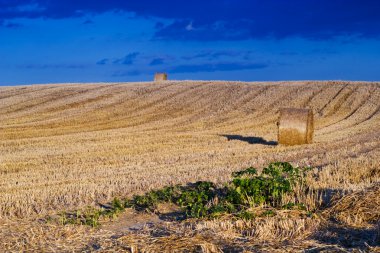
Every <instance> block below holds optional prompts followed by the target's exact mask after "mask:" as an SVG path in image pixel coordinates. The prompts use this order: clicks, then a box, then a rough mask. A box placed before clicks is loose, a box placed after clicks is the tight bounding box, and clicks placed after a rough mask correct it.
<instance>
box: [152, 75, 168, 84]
mask: <svg viewBox="0 0 380 253" xmlns="http://www.w3.org/2000/svg"><path fill="white" fill-rule="evenodd" d="M166 80H168V74H167V73H156V74H155V75H154V81H155V82H160V81H166Z"/></svg>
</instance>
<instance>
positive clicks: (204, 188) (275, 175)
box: [60, 162, 309, 227]
mask: <svg viewBox="0 0 380 253" xmlns="http://www.w3.org/2000/svg"><path fill="white" fill-rule="evenodd" d="M308 170H309V168H299V167H293V166H292V165H291V164H290V163H286V162H276V163H271V164H269V165H268V167H266V168H264V169H263V170H262V173H261V174H260V175H259V174H258V172H257V170H256V169H255V168H252V167H250V168H248V169H246V170H242V171H238V172H234V173H232V176H233V179H232V181H231V182H230V183H229V184H226V185H225V186H224V187H222V188H217V187H216V186H215V184H214V183H212V182H206V181H199V182H196V183H194V184H189V185H187V186H178V185H177V186H167V187H164V188H162V189H159V190H152V191H149V192H148V193H146V194H144V195H135V196H133V198H132V199H124V200H121V199H118V198H114V199H113V201H112V202H111V203H110V207H109V208H106V209H96V208H87V209H86V210H85V211H84V212H80V211H77V212H76V213H75V214H62V215H61V216H60V223H61V224H69V223H73V224H86V225H90V226H93V227H96V226H98V224H99V219H100V218H101V217H102V216H108V217H112V218H114V217H115V216H117V214H118V213H120V212H122V211H123V210H124V209H125V208H127V207H134V208H136V209H138V210H149V211H153V212H155V211H156V209H157V206H158V204H159V203H162V202H169V203H174V204H176V205H178V206H179V207H181V208H182V210H183V212H184V213H185V214H186V217H189V218H202V217H211V218H216V217H219V216H221V215H223V214H232V215H234V216H235V217H238V218H241V219H246V220H250V219H253V218H254V217H255V214H254V213H252V212H251V211H248V209H249V208H251V207H255V206H258V205H266V206H270V207H272V208H283V209H300V210H305V209H306V208H305V206H304V205H303V204H302V203H287V204H285V205H280V204H281V200H282V198H283V196H284V194H289V193H292V191H293V189H294V187H295V186H296V185H297V184H302V183H304V177H305V173H306V172H307V171H308ZM275 214H276V212H275V211H274V210H272V209H271V210H269V211H266V212H264V213H263V214H262V216H274V215H275Z"/></svg>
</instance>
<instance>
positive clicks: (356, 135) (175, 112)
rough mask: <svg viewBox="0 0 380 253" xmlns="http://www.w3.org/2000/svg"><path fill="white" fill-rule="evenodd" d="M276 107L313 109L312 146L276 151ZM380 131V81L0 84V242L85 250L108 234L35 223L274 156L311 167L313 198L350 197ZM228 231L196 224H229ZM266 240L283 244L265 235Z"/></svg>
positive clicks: (378, 175) (370, 164) (375, 168)
mask: <svg viewBox="0 0 380 253" xmlns="http://www.w3.org/2000/svg"><path fill="white" fill-rule="evenodd" d="M281 107H298V108H313V110H314V112H315V137H314V144H311V145H301V146H294V147H284V146H279V145H276V143H275V142H276V141H277V126H276V122H277V119H278V115H279V108H281ZM379 128H380V83H364V82H276V83H243V82H192V81H181V82H179V81H178V82H176V81H168V82H162V83H126V84H62V85H33V86H17V87H0V237H2V239H1V240H0V241H1V243H2V244H3V248H4V249H8V250H9V251H12V250H31V251H32V250H36V249H43V250H46V251H50V250H53V249H60V250H61V251H65V250H67V251H71V250H83V249H84V248H86V247H88V242H89V241H91V240H94V238H97V236H98V237H101V238H104V237H106V236H108V235H109V233H110V232H106V231H103V232H99V230H96V231H95V230H92V229H89V228H84V227H80V228H78V227H75V228H73V227H59V226H58V227H52V226H47V225H46V224H41V223H38V219H39V218H40V217H43V216H45V215H47V214H56V213H58V212H60V211H64V210H74V209H78V208H83V207H85V206H88V205H97V204H98V203H107V202H108V201H110V200H112V198H114V197H117V196H132V195H133V194H138V193H143V192H146V191H148V190H150V189H156V188H160V187H162V186H165V185H170V184H179V183H180V184H184V183H188V182H194V181H198V180H210V181H213V182H216V183H223V182H226V181H227V180H229V179H230V175H231V172H233V171H236V170H240V169H243V168H246V167H249V166H255V167H258V168H261V167H262V166H265V165H267V164H268V163H269V162H272V161H289V162H292V163H293V164H294V165H310V166H313V167H314V168H315V169H314V172H313V177H312V178H311V179H310V182H309V183H310V184H311V187H312V188H313V189H314V190H315V191H320V192H331V191H340V192H345V193H347V194H350V193H353V194H355V193H358V192H360V191H362V190H365V189H366V188H367V187H371V186H372V187H373V185H374V184H376V182H379V181H380V168H379V164H380V158H379V157H380V131H379ZM355 196H356V195H355ZM375 196H376V195H375ZM321 198H322V197H315V199H312V200H311V201H314V202H321V201H322V200H321ZM375 201H378V198H377V199H376V198H375ZM315 205H316V204H315ZM208 222H209V221H208ZM268 222H269V221H268ZM297 222H298V223H297ZM302 222H303V223H302ZM308 222H309V221H307V220H303V221H294V223H293V225H292V226H293V227H292V228H291V229H290V230H291V231H294V230H295V229H297V227H300V226H301V227H302V226H303V227H307V226H306V225H305V224H306V223H308ZM301 223H302V224H301ZM357 223H358V222H357ZM223 224H224V225H221V224H220V223H215V222H214V223H213V224H208V223H207V222H206V223H204V224H203V225H199V224H198V225H197V226H198V229H200V230H202V229H205V228H207V229H211V230H212V229H214V230H218V231H219V230H222V232H223V231H224V232H226V230H231V229H232V228H231V227H233V226H235V225H236V224H230V225H228V224H229V223H228V221H226V222H224V223H223ZM300 224H301V225H300ZM318 224H319V222H318ZM355 224H356V223H355ZM266 225H268V226H269V225H270V224H269V223H268V224H266ZM287 225H288V224H286V226H287ZM199 226H204V227H202V228H200V227H199ZM223 226H224V227H223ZM251 226H253V225H252V224H251ZM273 226H275V224H273ZM284 226H285V225H284ZM223 229H224V230H223ZM195 230H196V229H195ZM272 230H273V229H272ZM282 230H284V229H282ZM31 231H32V232H31ZM33 231H34V232H33ZM47 231H48V232H47ZM256 231H258V230H257V229H256ZM300 231H304V230H302V229H300ZM305 231H306V230H305ZM235 232H236V231H235ZM83 233H84V234H83ZM215 233H216V232H215ZM269 233H271V232H269ZM279 233H282V232H281V231H280V232H279ZM305 234H307V233H305ZM20 235H22V237H23V239H22V240H20ZM67 235H69V236H67ZM65 236H66V237H69V238H66V237H65ZM256 236H257V235H256ZM270 236H273V240H275V239H276V238H277V239H278V238H280V237H281V235H277V234H275V233H272V234H271V235H269V234H268V235H266V234H265V233H264V232H262V234H261V238H262V237H267V238H269V237H270ZM291 236H292V235H288V236H287V237H286V236H285V237H286V238H289V237H290V238H292V237H291ZM251 237H253V238H254V236H253V235H252V236H251ZM259 237H260V236H259ZM86 238H87V239H86ZM107 238H109V237H107ZM191 238H197V237H196V236H192V237H191ZM85 239H86V240H85ZM124 239H125V238H124ZM129 239H130V238H129ZM140 239H141V238H140ZM172 239H173V238H172ZM70 240H71V241H70ZM83 240H84V241H83ZM136 240H137V239H136ZM141 240H142V239H141ZM173 240H174V239H173ZM77 241H78V243H76V242H77ZM79 241H80V242H81V243H79ZM257 242H260V240H258V241H257ZM38 247H42V248H38ZM215 247H216V246H215ZM111 248H112V247H111ZM211 248H212V247H211ZM60 250H58V251H60Z"/></svg>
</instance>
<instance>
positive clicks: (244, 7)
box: [0, 0, 380, 85]
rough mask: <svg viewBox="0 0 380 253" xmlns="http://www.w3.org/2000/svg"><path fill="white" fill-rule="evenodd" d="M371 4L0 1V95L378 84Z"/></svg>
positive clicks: (376, 29) (377, 34)
mask: <svg viewBox="0 0 380 253" xmlns="http://www.w3.org/2000/svg"><path fill="white" fill-rule="evenodd" d="M379 13H380V1H377V0H361V1H359V0H356V1H354V0H303V1H301V0H287V1H283V0H209V1H200V0H193V1H181V0H177V1H174V0H170V1H169V0H161V1H152V0H149V1H148V0H139V1H132V0H124V1H122V0H108V1H94V0H92V1H89V0H75V1H74V0H65V1H58V0H0V59H1V61H0V85H14V84H31V83H55V82H122V81H147V80H151V78H152V76H153V73H154V72H157V71H166V72H168V73H169V78H170V79H202V80H210V79H213V80H244V81H255V80H260V81H261V80H326V79H341V80H342V79H344V80H373V81H375V80H376V81H377V80H380V71H379V70H378V66H379V65H380V15H379Z"/></svg>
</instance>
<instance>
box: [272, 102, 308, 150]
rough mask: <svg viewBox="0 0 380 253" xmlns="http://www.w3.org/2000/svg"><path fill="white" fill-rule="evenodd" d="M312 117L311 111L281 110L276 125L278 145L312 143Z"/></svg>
mask: <svg viewBox="0 0 380 253" xmlns="http://www.w3.org/2000/svg"><path fill="white" fill-rule="evenodd" d="M313 135H314V116H313V111H312V109H296V108H282V109H280V118H279V124H278V143H279V144H283V145H300V144H310V143H312V142H313Z"/></svg>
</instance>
